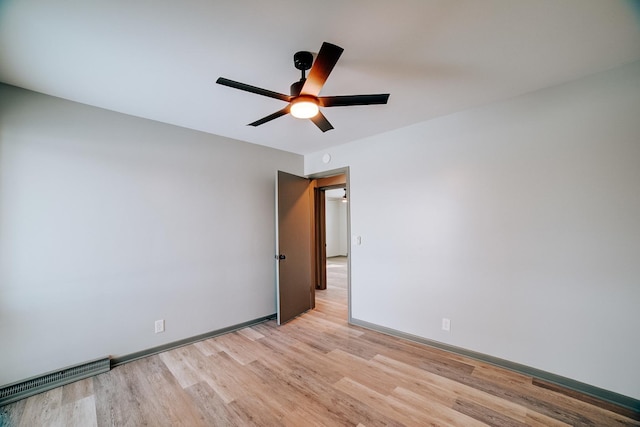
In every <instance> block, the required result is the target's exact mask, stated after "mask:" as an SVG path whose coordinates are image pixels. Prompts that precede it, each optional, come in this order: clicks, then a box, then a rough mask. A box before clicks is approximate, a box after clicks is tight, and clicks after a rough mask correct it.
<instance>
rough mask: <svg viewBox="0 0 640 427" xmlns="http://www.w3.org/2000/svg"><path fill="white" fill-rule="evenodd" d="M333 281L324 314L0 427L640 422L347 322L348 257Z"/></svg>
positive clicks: (190, 350) (148, 369)
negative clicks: (6, 426) (7, 426)
mask: <svg viewBox="0 0 640 427" xmlns="http://www.w3.org/2000/svg"><path fill="white" fill-rule="evenodd" d="M327 273H328V278H329V286H328V289H327V290H325V291H317V293H316V300H317V302H316V304H317V308H316V309H315V310H314V311H312V312H309V313H306V314H304V315H303V316H300V317H298V318H296V319H294V320H293V321H291V322H289V323H287V324H286V325H284V326H280V327H277V326H276V325H275V323H274V321H269V322H265V323H262V324H259V325H255V326H253V327H250V328H245V329H242V330H239V331H236V332H233V333H229V334H226V335H223V336H219V337H216V338H212V339H208V340H206V341H201V342H198V343H195V344H191V345H188V346H184V347H181V348H178V349H174V350H171V351H167V352H165V353H161V354H158V355H155V356H150V357H147V358H145V359H141V360H137V361H134V362H131V363H128V364H125V365H122V366H118V367H116V368H114V369H113V370H111V371H110V372H108V373H105V374H101V375H98V376H95V377H93V378H88V379H85V380H82V381H78V382H76V383H73V384H69V385H66V386H64V387H60V388H57V389H54V390H51V391H48V392H45V393H41V394H39V395H36V396H33V397H30V398H27V399H24V400H22V401H19V402H16V403H13V404H11V405H7V406H5V407H4V408H0V424H3V423H4V424H5V425H11V426H14V425H15V426H30V427H31V426H93V425H98V426H141V425H149V426H169V425H171V426H226V425H233V426H236V425H242V426H244V425H259V426H280V425H284V426H332V425H339V426H342V425H352V426H387V425H398V426H399V425H408V426H427V425H438V426H444V425H458V426H480V425H495V426H524V425H530V426H566V425H597V426H625V425H627V426H629V425H633V426H640V422H639V421H638V420H639V419H640V414H633V413H630V412H627V413H626V415H628V416H630V417H633V418H635V420H634V419H632V418H627V417H625V416H623V415H621V414H619V413H616V412H612V411H610V410H608V409H607V408H609V409H612V408H611V406H610V405H606V404H603V405H597V404H596V403H597V402H595V401H593V400H592V399H588V398H585V397H581V399H582V400H581V399H579V398H576V397H575V396H574V394H573V393H570V392H567V393H564V392H559V391H557V390H554V389H553V387H551V389H549V387H550V385H548V384H545V383H544V382H539V381H535V380H532V378H531V377H528V376H525V375H520V374H517V373H513V372H510V371H506V370H503V369H500V368H497V367H494V366H491V365H488V364H486V363H482V362H478V361H475V360H472V359H468V358H465V357H461V356H457V355H453V354H450V353H447V352H444V351H440V350H437V349H433V348H430V347H427V346H424V345H421V344H417V343H413V342H409V341H405V340H402V339H398V338H394V337H390V336H386V335H383V334H380V333H376V332H373V331H369V330H366V329H362V328H359V327H355V326H349V325H348V324H347V322H346V318H347V314H346V312H347V305H346V293H347V290H346V267H345V259H344V258H338V259H329V265H328V271H327ZM561 391H562V390H561ZM578 397H580V396H578ZM584 400H586V401H584ZM601 406H602V407H601ZM623 413H624V411H623Z"/></svg>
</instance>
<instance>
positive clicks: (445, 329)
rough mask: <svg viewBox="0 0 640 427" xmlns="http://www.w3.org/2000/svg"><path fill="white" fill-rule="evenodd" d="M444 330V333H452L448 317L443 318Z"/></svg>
mask: <svg viewBox="0 0 640 427" xmlns="http://www.w3.org/2000/svg"><path fill="white" fill-rule="evenodd" d="M442 330H443V331H447V332H449V331H451V319H447V318H446V317H443V318H442Z"/></svg>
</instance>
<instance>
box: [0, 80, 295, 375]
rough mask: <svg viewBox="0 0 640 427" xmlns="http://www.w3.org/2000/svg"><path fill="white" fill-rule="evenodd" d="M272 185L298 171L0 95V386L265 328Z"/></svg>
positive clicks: (191, 137) (179, 136)
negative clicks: (216, 333) (244, 328)
mask: <svg viewBox="0 0 640 427" xmlns="http://www.w3.org/2000/svg"><path fill="white" fill-rule="evenodd" d="M276 169H282V170H287V171H289V172H292V173H297V174H301V173H302V169H303V160H302V157H301V156H298V155H294V154H290V153H285V152H282V151H276V150H272V149H268V148H264V147H259V146H256V145H251V144H247V143H243V142H240V141H234V140H230V139H226V138H222V137H215V136H212V135H208V134H205V133H200V132H195V131H190V130H186V129H183V128H178V127H175V126H170V125H165V124H160V123H157V122H152V121H149V120H143V119H138V118H134V117H130V116H125V115H121V114H117V113H113V112H109V111H106V110H101V109H97V108H93V107H88V106H85V105H81V104H76V103H72V102H69V101H64V100H61V99H57V98H52V97H48V96H45V95H40V94H36V93H33V92H28V91H24V90H21V89H17V88H13V87H9V86H5V85H0V343H1V344H0V348H1V350H0V384H7V383H10V382H14V381H17V380H21V379H24V378H27V377H30V376H33V375H37V374H41V373H44V372H47V371H50V370H54V369H58V368H62V367H65V366H68V365H72V364H76V363H81V362H85V361H88V360H90V359H94V358H99V357H104V356H107V355H111V356H115V357H118V356H123V355H127V354H130V353H133V352H136V351H141V350H145V349H148V348H151V347H154V346H158V345H162V344H165V343H168V342H172V341H176V340H179V339H183V338H188V337H191V336H194V335H198V334H202V333H206V332H209V331H213V330H217V329H220V328H223V327H226V326H230V325H234V324H238V323H242V322H245V321H249V320H253V319H256V318H259V317H262V316H267V315H270V314H273V313H274V312H275V284H274V261H273V253H274V252H273V251H274V245H275V244H274V180H275V171H276ZM156 319H165V320H166V332H165V333H162V334H154V332H153V330H154V329H153V326H154V320H156Z"/></svg>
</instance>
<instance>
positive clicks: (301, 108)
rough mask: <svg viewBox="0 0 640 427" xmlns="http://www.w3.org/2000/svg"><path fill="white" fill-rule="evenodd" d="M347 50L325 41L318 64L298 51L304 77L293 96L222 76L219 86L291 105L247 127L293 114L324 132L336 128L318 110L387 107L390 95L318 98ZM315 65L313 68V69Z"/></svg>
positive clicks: (295, 57)
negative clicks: (366, 106) (306, 75)
mask: <svg viewBox="0 0 640 427" xmlns="http://www.w3.org/2000/svg"><path fill="white" fill-rule="evenodd" d="M343 51H344V49H343V48H341V47H339V46H336V45H334V44H331V43H327V42H324V43H322V47H321V48H320V52H318V56H317V57H316V60H315V62H314V61H313V55H312V54H311V52H305V51H302V52H297V53H296V54H295V55H293V64H294V66H295V67H296V68H297V69H298V70H301V71H302V77H301V78H300V80H299V81H297V82H295V83H293V84H292V85H291V88H290V93H291V95H285V94H282V93H278V92H273V91H270V90H267V89H262V88H259V87H256V86H251V85H248V84H245V83H240V82H236V81H233V80H229V79H225V78H224V77H220V78H219V79H218V80H216V83H218V84H221V85H224V86H229V87H232V88H235V89H240V90H244V91H246V92H251V93H255V94H258V95H263V96H267V97H269V98H275V99H279V100H281V101H285V102H288V104H287V106H286V107H284V108H283V109H281V110H279V111H276V112H275V113H273V114H270V115H268V116H266V117H263V118H261V119H260V120H256V121H255V122H253V123H249V124H248V125H247V126H260V125H263V124H265V123H267V122H270V121H271V120H273V119H277V118H278V117H281V116H284V115H286V114H291V115H292V116H294V117H296V118H299V119H310V120H311V121H312V122H313V123H315V125H316V126H318V128H320V130H321V131H322V132H326V131H328V130H331V129H333V126H332V125H331V123H329V120H327V118H326V117H325V116H324V114H322V112H321V111H320V108H319V107H347V106H351V105H372V104H386V103H387V100H388V99H389V94H388V93H382V94H376V95H342V96H319V94H320V91H321V90H322V87H323V86H324V83H325V81H326V80H327V78H328V77H329V74H330V73H331V71H332V70H333V67H335V65H336V63H337V62H338V59H339V58H340V55H342V52H343ZM312 65H313V67H312ZM309 69H311V71H309V76H308V77H305V71H307V70H309Z"/></svg>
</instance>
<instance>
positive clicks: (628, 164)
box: [305, 62, 640, 399]
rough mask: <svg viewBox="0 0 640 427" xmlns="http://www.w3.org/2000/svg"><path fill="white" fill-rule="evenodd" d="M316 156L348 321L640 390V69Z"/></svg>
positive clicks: (310, 162) (310, 169)
mask: <svg viewBox="0 0 640 427" xmlns="http://www.w3.org/2000/svg"><path fill="white" fill-rule="evenodd" d="M391 102H393V95H392V96H391ZM327 152H329V153H330V154H331V156H332V161H331V163H329V164H328V165H325V164H323V163H322V160H321V159H322V155H323V154H324V153H325V152H324V151H323V152H318V153H314V154H312V155H308V156H305V172H306V173H307V174H311V173H316V172H320V171H322V170H324V169H336V168H340V167H344V166H349V167H350V202H349V203H350V204H351V232H352V234H353V235H360V236H362V245H361V246H354V245H352V247H351V251H352V252H351V267H352V270H351V273H352V282H351V296H352V300H351V304H352V314H353V317H354V318H356V319H360V320H364V321H367V322H370V323H374V324H377V325H381V326H384V327H388V328H393V329H396V330H398V331H402V332H405V333H410V334H414V335H417V336H420V337H423V338H427V339H431V340H436V341H440V342H444V343H448V344H451V345H455V346H458V347H462V348H465V349H469V350H473V351H477V352H481V353H485V354H488V355H491V356H495V357H499V358H503V359H506V360H510V361H513V362H518V363H521V364H525V365H528V366H531V367H534V368H538V369H542V370H545V371H548V372H551V373H555V374H558V375H562V376H565V377H569V378H572V379H575V380H578V381H582V382H585V383H588V384H591V385H594V386H597V387H602V388H605V389H608V390H611V391H615V392H618V393H622V394H625V395H627V396H631V397H634V398H636V399H637V398H640V370H638V368H637V366H638V361H639V360H640V339H638V336H639V330H640V62H638V63H635V64H631V65H628V66H625V67H621V68H618V69H615V70H611V71H608V72H605V73H601V74H598V75H594V76H590V77H588V78H585V79H581V80H578V81H575V82H572V83H568V84H565V85H561V86H557V87H554V88H550V89H546V90H542V91H538V92H534V93H530V94H526V95H523V96H520V97H517V98H514V99H511V100H508V101H506V102H500V103H495V104H492V105H489V106H485V107H482V108H477V109H473V110H469V111H466V112H462V113H458V114H454V115H451V116H447V117H442V118H439V119H436V120H432V121H429V122H425V123H421V124H417V125H414V126H411V127H407V128H403V129H400V130H397V131H393V132H389V133H386V134H382V135H377V136H375V137H371V138H367V139H364V140H361V141H357V142H354V143H351V144H347V145H343V146H340V147H336V148H334V149H331V150H328V151H327ZM390 193H393V194H394V200H393V202H390V201H388V200H385V201H384V202H381V201H380V195H384V194H390ZM442 317H448V318H450V319H451V332H449V333H447V332H444V331H442V330H441V319H442Z"/></svg>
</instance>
